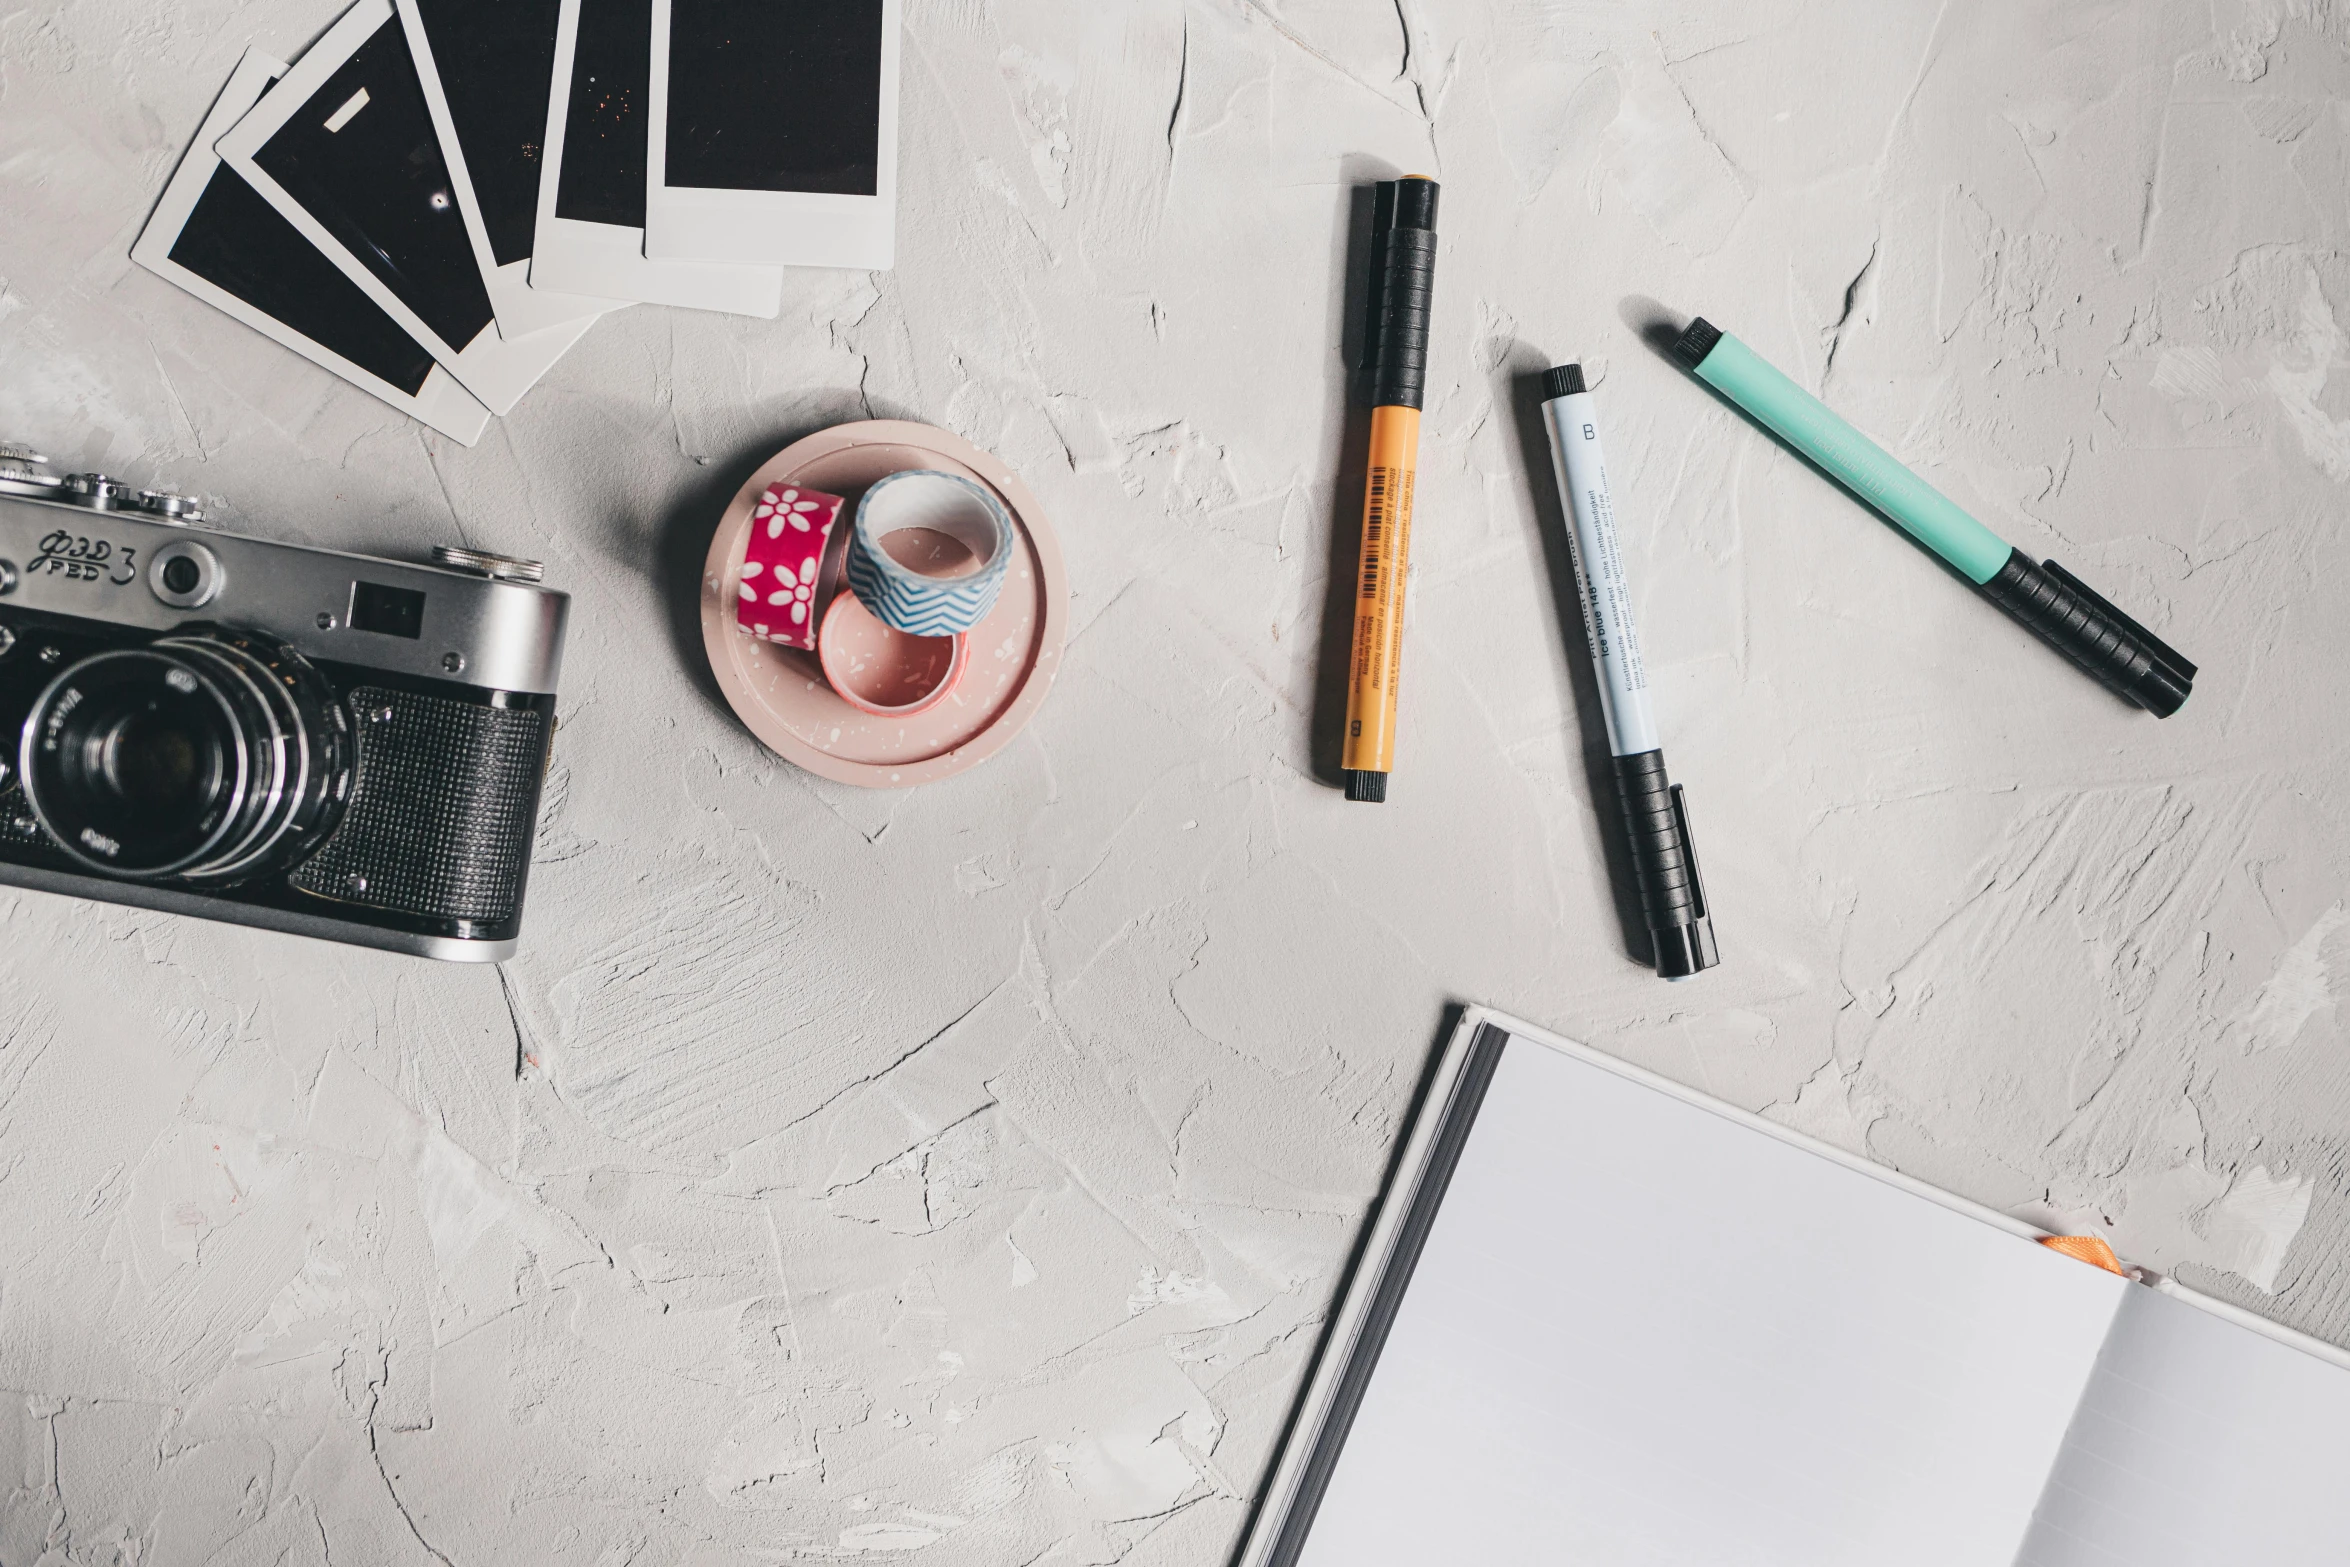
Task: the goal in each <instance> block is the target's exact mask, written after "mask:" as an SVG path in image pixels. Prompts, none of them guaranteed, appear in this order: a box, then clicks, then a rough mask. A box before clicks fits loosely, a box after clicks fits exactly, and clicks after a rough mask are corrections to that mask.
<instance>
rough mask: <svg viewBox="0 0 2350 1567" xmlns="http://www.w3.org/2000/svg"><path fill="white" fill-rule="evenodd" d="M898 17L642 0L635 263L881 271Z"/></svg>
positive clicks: (877, 1) (840, 2) (891, 229)
mask: <svg viewBox="0 0 2350 1567" xmlns="http://www.w3.org/2000/svg"><path fill="white" fill-rule="evenodd" d="M898 10H899V0H801V3H799V4H796V5H791V6H777V5H763V4H755V3H752V0H652V14H653V28H652V60H651V81H652V95H651V100H650V103H649V105H648V110H649V113H648V121H649V123H648V126H647V129H648V131H649V133H650V138H649V139H650V146H649V148H648V161H649V163H650V165H651V167H650V169H649V170H648V172H647V177H646V196H645V209H646V218H645V253H646V254H647V255H649V256H657V257H674V258H679V259H699V260H714V261H760V262H770V263H778V264H782V265H785V266H823V267H859V268H865V269H882V268H887V267H888V266H889V265H890V264H891V261H892V259H893V256H894V252H895V249H896V238H897V224H896V207H897V121H898V31H899V27H898ZM778 84H780V85H781V86H782V89H783V90H781V91H778V90H777V87H778Z"/></svg>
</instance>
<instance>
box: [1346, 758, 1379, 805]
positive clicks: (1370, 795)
mask: <svg viewBox="0 0 2350 1567" xmlns="http://www.w3.org/2000/svg"><path fill="white" fill-rule="evenodd" d="M1346 797H1347V798H1348V799H1350V800H1360V801H1363V802H1364V803H1366V804H1369V805H1384V804H1386V803H1387V775H1386V774H1385V773H1373V772H1366V771H1365V770H1363V769H1362V768H1360V767H1350V768H1348V769H1347V770H1346Z"/></svg>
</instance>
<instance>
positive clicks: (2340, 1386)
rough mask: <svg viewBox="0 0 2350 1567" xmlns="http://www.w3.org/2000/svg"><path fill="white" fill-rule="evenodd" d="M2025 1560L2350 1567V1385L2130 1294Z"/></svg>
mask: <svg viewBox="0 0 2350 1567" xmlns="http://www.w3.org/2000/svg"><path fill="white" fill-rule="evenodd" d="M2024 1562H2025V1564H2026V1567H2212V1564H2214V1563H2237V1562H2243V1563H2260V1564H2262V1567H2321V1564H2322V1567H2342V1564H2344V1563H2350V1371H2345V1370H2343V1369H2342V1368H2341V1367H2340V1366H2337V1365H2334V1364H2332V1363H2330V1362H2328V1361H2324V1360H2320V1359H2318V1358H2317V1357H2316V1356H2315V1355H2312V1354H2308V1353H2306V1352H2304V1351H2302V1350H2298V1349H2295V1348H2293V1347H2292V1346H2291V1345H2289V1344H2280V1343H2278V1342H2276V1341H2275V1340H2273V1339H2269V1338H2264V1337H2262V1336H2261V1335H2260V1334H2259V1333H2257V1332H2254V1331H2253V1330H2251V1329H2249V1328H2243V1327H2239V1326H2237V1325H2236V1324H2235V1323H2233V1322H2230V1321H2228V1320H2227V1319H2226V1318H2224V1317H2220V1316H2215V1315H2214V1314H2213V1313H2211V1312H2208V1311H2205V1310H2203V1309H2202V1308H2201V1307H2198V1306H2194V1305H2191V1304H2189V1303H2188V1302H2186V1301H2183V1300H2173V1299H2171V1298H2169V1297H2168V1296H2164V1295H2159V1294H2157V1293H2155V1292H2154V1291H2153V1290H2146V1289H2138V1290H2132V1291H2130V1293H2129V1297H2128V1299H2127V1300H2125V1301H2124V1302H2123V1303H2122V1307H2121V1310H2120V1311H2119V1312H2118V1313H2117V1314H2116V1315H2115V1318H2114V1324H2113V1332H2112V1334H2111V1335H2110V1336H2109V1337H2108V1338H2107V1340H2106V1344H2105V1352H2104V1353H2103V1354H2102V1355H2100V1356H2098V1358H2097V1369H2096V1372H2095V1374H2094V1375H2092V1376H2091V1378H2090V1380H2089V1387H2088V1390H2087V1391H2086V1392H2085V1393H2084V1394H2083V1395H2082V1398H2081V1412H2080V1415H2079V1417H2078V1418H2077V1419H2076V1420H2075V1421H2074V1423H2073V1429H2072V1432H2071V1434H2070V1436H2068V1437H2067V1438H2066V1440H2065V1444H2064V1448H2063V1451H2062V1452H2061V1453H2060V1454H2059V1456H2058V1458H2057V1462H2056V1470H2055V1473H2054V1474H2053V1475H2052V1476H2051V1477H2050V1479H2049V1483H2048V1492H2047V1495H2046V1496H2045V1497H2044V1498H2042V1500H2041V1504H2040V1516H2039V1518H2038V1520H2037V1521H2036V1523H2035V1524H2034V1526H2033V1529H2032V1534H2031V1540H2030V1543H2029V1544H2028V1545H2027V1547H2026V1548H2025V1552H2024Z"/></svg>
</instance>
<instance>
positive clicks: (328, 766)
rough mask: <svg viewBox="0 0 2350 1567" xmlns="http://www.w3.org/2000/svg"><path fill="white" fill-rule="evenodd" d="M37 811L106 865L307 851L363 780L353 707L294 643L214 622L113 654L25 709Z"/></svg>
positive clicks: (188, 868)
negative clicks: (348, 710)
mask: <svg viewBox="0 0 2350 1567" xmlns="http://www.w3.org/2000/svg"><path fill="white" fill-rule="evenodd" d="M21 764H22V765H21V771H22V774H23V779H24V789H25V795H26V798H27V800H28V801H29V802H30V804H31V805H32V807H33V814H34V816H35V817H36V818H37V819H38V820H39V821H40V823H41V825H42V826H43V827H44V828H46V829H47V831H48V833H49V835H50V836H51V837H52V838H53V839H55V840H56V842H57V844H58V846H59V847H61V848H62V849H64V851H65V852H66V853H67V854H69V855H71V856H73V857H74V858H75V859H77V860H79V861H81V862H82V863H83V864H84V865H87V866H89V867H90V868H91V869H93V870H97V871H100V872H102V873H104V874H106V875H109V876H117V877H124V878H130V879H138V880H151V879H158V878H162V877H180V878H185V879H189V880H223V881H225V880H231V879H236V878H239V877H244V876H251V875H255V874H258V873H259V872H261V871H262V870H265V869H268V868H270V867H272V866H276V865H282V864H284V863H287V862H288V861H290V860H291V859H293V858H295V857H297V856H298V855H299V854H301V853H302V852H303V851H304V850H305V849H306V848H308V847H309V846H311V845H314V844H315V843H316V842H317V841H318V840H319V839H321V838H322V837H324V836H325V834H326V833H327V832H329V831H331V830H332V828H333V824H334V820H335V818H336V817H338V816H339V815H340V813H341V810H342V805H343V802H344V800H345V799H346V798H347V796H348V794H349V792H350V784H351V776H350V773H351V769H350V741H349V733H348V721H347V720H346V719H345V717H344V715H343V713H342V710H341V708H340V707H339V705H337V704H336V703H335V701H334V694H333V692H332V690H331V689H329V688H328V687H327V686H326V684H325V682H324V681H323V680H322V679H321V678H320V677H319V675H318V673H317V671H315V670H313V669H312V668H310V666H309V665H308V664H307V663H304V662H303V661H302V659H301V658H300V656H299V655H297V654H295V653H294V652H292V651H291V650H290V649H288V648H286V647H284V646H283V645H282V644H278V643H275V642H273V641H270V640H269V639H267V638H262V637H256V636H252V635H250V634H247V633H242V632H235V631H228V630H221V629H210V630H205V631H201V632H198V633H196V634H193V635H180V636H174V637H169V638H166V639H164V640H162V641H159V642H155V643H151V644H149V645H148V646H145V647H139V648H122V649H116V650H113V651H109V652H105V653H98V654H95V655H93V656H91V657H89V658H85V659H83V660H81V661H80V662H79V663H76V664H73V665H71V666H69V667H68V668H67V669H66V670H65V671H64V672H63V673H61V674H60V675H58V677H57V678H56V679H55V680H54V681H52V682H50V685H49V688H48V689H47V690H46V691H44V692H42V694H41V697H40V699H39V701H37V702H36V703H35V704H34V707H33V712H32V716H31V718H30V719H29V720H28V721H27V722H26V724H25V731H24V742H23V747H22V755H21Z"/></svg>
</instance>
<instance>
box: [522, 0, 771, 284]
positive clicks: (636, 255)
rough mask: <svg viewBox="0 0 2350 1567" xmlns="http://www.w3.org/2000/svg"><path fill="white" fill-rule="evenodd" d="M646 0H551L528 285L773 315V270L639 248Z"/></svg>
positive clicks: (648, 40)
mask: <svg viewBox="0 0 2350 1567" xmlns="http://www.w3.org/2000/svg"><path fill="white" fill-rule="evenodd" d="M652 15H653V12H652V0H562V11H561V15H560V18H559V21H558V24H557V30H556V40H555V71H554V86H553V90H552V92H551V93H550V95H549V99H550V101H549V104H548V109H547V131H546V148H547V169H546V174H545V176H544V177H543V178H541V180H540V181H539V217H538V229H537V233H536V235H535V237H534V240H533V246H534V254H533V256H532V259H531V270H530V280H531V284H532V286H533V287H535V288H551V289H563V290H567V291H570V292H574V293H582V294H599V295H603V296H605V297H607V298H612V299H634V300H643V301H645V302H647V303H651V304H662V305H683V306H686V307H688V308H690V309H696V310H723V311H729V312H731V313H733V314H736V315H746V316H772V315H774V314H775V313H776V312H777V311H778V310H779V309H781V308H782V305H783V273H782V272H781V270H780V269H778V268H776V267H761V266H729V265H714V264H710V263H704V262H690V261H688V262H681V261H656V260H649V259H647V257H646V254H645V192H646V173H645V171H646V155H647V146H648V140H649V137H648V130H647V125H648V121H647V110H646V105H647V102H648V100H649V97H650V93H649V90H648V86H647V84H648V82H649V80H650V77H651V72H652V32H651V29H652Z"/></svg>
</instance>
